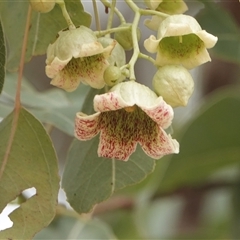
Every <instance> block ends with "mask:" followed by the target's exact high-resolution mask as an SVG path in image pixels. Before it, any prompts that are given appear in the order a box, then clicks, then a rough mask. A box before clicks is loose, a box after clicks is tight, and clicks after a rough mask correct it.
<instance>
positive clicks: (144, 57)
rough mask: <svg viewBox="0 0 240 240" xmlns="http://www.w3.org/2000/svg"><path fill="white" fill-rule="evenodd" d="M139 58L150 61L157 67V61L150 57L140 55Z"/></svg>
mask: <svg viewBox="0 0 240 240" xmlns="http://www.w3.org/2000/svg"><path fill="white" fill-rule="evenodd" d="M138 57H140V58H143V59H146V60H148V61H150V62H151V63H153V64H154V65H155V63H156V61H155V59H153V58H151V57H150V56H148V55H146V54H143V53H139V55H138Z"/></svg>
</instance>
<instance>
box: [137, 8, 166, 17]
mask: <svg viewBox="0 0 240 240" xmlns="http://www.w3.org/2000/svg"><path fill="white" fill-rule="evenodd" d="M139 11H140V14H141V15H157V16H159V17H163V18H166V17H169V16H170V15H169V14H166V13H162V12H159V11H155V10H148V9H139Z"/></svg>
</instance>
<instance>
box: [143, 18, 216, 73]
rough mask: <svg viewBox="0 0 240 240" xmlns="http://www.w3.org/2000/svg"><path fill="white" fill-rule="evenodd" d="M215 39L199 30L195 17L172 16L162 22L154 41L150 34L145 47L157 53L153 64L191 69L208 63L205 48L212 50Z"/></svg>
mask: <svg viewBox="0 0 240 240" xmlns="http://www.w3.org/2000/svg"><path fill="white" fill-rule="evenodd" d="M217 39H218V38H217V37H215V36H213V35H212V34H209V33H207V32H206V31H205V30H202V28H201V26H200V25H199V24H198V22H197V21H196V20H195V18H193V17H191V16H187V15H182V14H180V15H173V16H169V17H167V18H166V19H165V20H164V21H162V22H161V24H160V26H159V29H158V36H157V38H156V37H155V36H153V35H151V36H150V37H149V38H148V39H146V40H145V42H144V46H145V48H146V49H147V51H149V52H150V53H157V56H156V65H158V66H164V65H168V64H181V65H183V66H184V67H185V68H187V69H192V68H194V67H196V66H198V65H201V64H203V63H205V62H208V61H211V58H210V56H209V53H208V51H207V48H212V47H213V46H214V45H215V44H216V42H217Z"/></svg>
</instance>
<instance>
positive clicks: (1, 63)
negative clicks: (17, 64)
mask: <svg viewBox="0 0 240 240" xmlns="http://www.w3.org/2000/svg"><path fill="white" fill-rule="evenodd" d="M5 61H6V50H5V42H4V34H3V29H2V24H1V22H0V93H1V92H2V89H3V84H4V78H5Z"/></svg>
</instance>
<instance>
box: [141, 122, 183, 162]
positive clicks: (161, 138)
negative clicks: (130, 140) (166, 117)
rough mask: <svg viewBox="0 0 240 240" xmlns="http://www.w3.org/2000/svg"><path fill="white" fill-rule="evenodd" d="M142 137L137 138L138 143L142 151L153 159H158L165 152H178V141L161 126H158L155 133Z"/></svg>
mask: <svg viewBox="0 0 240 240" xmlns="http://www.w3.org/2000/svg"><path fill="white" fill-rule="evenodd" d="M156 128H157V126H156ZM143 137H144V138H141V139H139V143H140V145H141V146H142V149H143V151H144V152H145V153H146V154H147V155H149V156H150V157H152V158H154V159H159V158H161V157H163V156H165V155H167V154H172V153H179V143H178V142H177V141H176V140H175V139H172V138H171V136H170V135H167V134H166V132H165V131H163V130H162V129H161V127H158V129H157V131H156V134H150V135H149V136H146V135H145V136H143Z"/></svg>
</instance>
